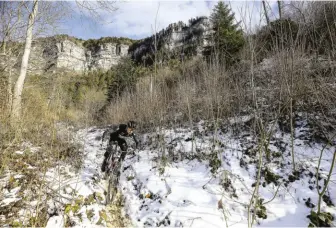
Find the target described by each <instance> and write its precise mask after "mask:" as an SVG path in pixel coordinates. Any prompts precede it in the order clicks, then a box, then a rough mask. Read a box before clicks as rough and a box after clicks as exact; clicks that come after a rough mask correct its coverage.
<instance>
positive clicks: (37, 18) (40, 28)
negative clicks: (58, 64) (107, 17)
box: [10, 0, 116, 124]
mask: <svg viewBox="0 0 336 228" xmlns="http://www.w3.org/2000/svg"><path fill="white" fill-rule="evenodd" d="M10 3H12V2H10ZM114 3H115V2H108V1H95V2H87V1H76V4H77V7H78V9H79V11H80V12H81V13H82V14H85V13H88V14H90V15H92V16H93V17H95V18H96V19H101V17H100V15H101V14H102V12H103V11H109V12H111V11H115V10H116V8H115V7H114ZM64 4H65V3H63V2H57V4H56V3H53V2H48V1H46V2H44V1H41V0H34V1H33V5H32V6H31V9H30V7H29V6H30V4H29V3H28V2H25V1H22V5H23V6H24V8H25V9H27V10H28V23H27V25H26V36H25V48H24V52H23V56H22V60H21V69H20V75H19V78H18V79H17V81H16V83H15V87H14V93H13V104H12V111H11V123H12V124H14V123H16V122H17V121H18V120H19V119H20V117H21V96H22V91H23V87H24V81H25V79H26V75H27V69H28V65H29V56H30V51H31V45H32V41H33V36H34V35H35V36H38V35H39V34H42V33H46V34H47V35H48V33H50V31H51V30H53V29H54V28H55V27H56V25H57V24H58V22H59V20H60V19H61V18H63V17H64V16H65V15H64V11H66V10H67V9H69V8H70V7H67V6H66V5H64ZM70 4H71V3H70ZM64 6H65V7H64ZM39 8H40V10H38V9H39ZM54 26H55V27H54ZM34 33H35V34H34Z"/></svg>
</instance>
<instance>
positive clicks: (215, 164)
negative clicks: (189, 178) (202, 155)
mask: <svg viewBox="0 0 336 228" xmlns="http://www.w3.org/2000/svg"><path fill="white" fill-rule="evenodd" d="M221 165H222V162H221V160H219V159H218V156H217V153H216V152H213V153H212V154H211V156H210V161H209V166H210V167H211V170H210V171H211V173H212V174H213V175H215V174H216V172H217V170H218V169H219V167H220V166H221Z"/></svg>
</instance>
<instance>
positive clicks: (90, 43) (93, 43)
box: [83, 37, 136, 50]
mask: <svg viewBox="0 0 336 228" xmlns="http://www.w3.org/2000/svg"><path fill="white" fill-rule="evenodd" d="M135 42H136V41H135V40H132V39H130V38H127V37H102V38H100V39H98V40H96V39H88V40H86V41H84V42H83V46H84V47H86V48H88V49H90V50H96V49H97V48H99V45H102V44H106V43H115V44H125V45H132V44H133V43H135Z"/></svg>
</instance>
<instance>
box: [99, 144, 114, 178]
mask: <svg viewBox="0 0 336 228" xmlns="http://www.w3.org/2000/svg"><path fill="white" fill-rule="evenodd" d="M111 152H112V142H111V141H110V142H109V145H108V146H107V148H106V151H105V153H104V161H103V164H102V166H101V171H102V172H105V167H106V160H107V158H108V156H109V154H110V153H111Z"/></svg>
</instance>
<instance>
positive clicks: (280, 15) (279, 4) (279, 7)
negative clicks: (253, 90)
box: [278, 1, 282, 19]
mask: <svg viewBox="0 0 336 228" xmlns="http://www.w3.org/2000/svg"><path fill="white" fill-rule="evenodd" d="M278 10H279V19H281V18H282V14H281V1H278Z"/></svg>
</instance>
